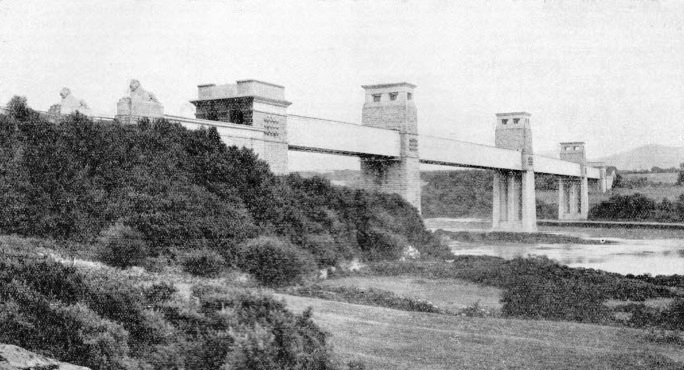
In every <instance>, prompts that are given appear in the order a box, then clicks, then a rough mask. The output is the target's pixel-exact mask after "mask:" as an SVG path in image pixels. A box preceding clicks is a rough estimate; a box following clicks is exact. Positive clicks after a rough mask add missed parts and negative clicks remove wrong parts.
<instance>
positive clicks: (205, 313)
mask: <svg viewBox="0 0 684 370" xmlns="http://www.w3.org/2000/svg"><path fill="white" fill-rule="evenodd" d="M176 291H177V290H176V288H175V287H174V286H173V285H171V284H166V283H157V284H155V285H152V286H148V287H138V286H136V285H135V282H134V281H131V279H130V278H128V277H126V276H123V275H118V274H117V273H116V270H110V271H109V272H102V271H91V272H88V273H83V272H79V271H77V270H76V269H75V268H74V267H71V266H65V265H63V264H61V263H57V262H53V261H50V260H32V259H24V260H8V259H3V260H2V261H0V342H2V343H8V344H13V345H17V346H21V347H23V348H26V349H29V350H31V351H35V352H39V353H41V354H44V355H47V356H50V357H54V358H57V359H59V360H60V361H66V362H70V363H74V364H79V365H83V366H88V367H90V368H92V369H103V370H109V369H120V370H127V369H130V370H133V369H179V370H180V369H208V370H209V369H216V370H219V369H276V368H277V369H335V368H339V364H336V363H335V362H334V361H333V360H332V354H331V349H330V347H329V346H328V345H327V344H326V340H327V336H328V335H327V334H326V333H325V332H323V331H321V330H320V329H319V328H318V327H317V326H316V325H315V324H314V323H313V322H312V320H311V312H310V311H307V312H305V313H303V314H301V315H296V314H293V313H291V312H289V311H287V310H286V309H285V306H284V304H283V303H282V302H279V301H275V300H274V299H272V298H270V297H268V296H265V295H262V294H259V293H255V292H250V291H248V290H245V289H240V288H217V287H213V286H206V285H205V286H203V285H199V286H196V287H195V289H194V291H193V296H192V299H189V300H188V299H184V298H182V297H180V296H178V295H177V294H175V292H176Z"/></svg>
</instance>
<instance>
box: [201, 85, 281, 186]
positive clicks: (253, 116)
mask: <svg viewBox="0 0 684 370" xmlns="http://www.w3.org/2000/svg"><path fill="white" fill-rule="evenodd" d="M197 90H198V92H197V95H198V96H197V100H193V101H191V103H192V104H194V105H195V107H197V110H196V113H195V117H196V118H200V119H207V120H212V121H222V122H227V123H233V124H238V125H248V126H253V127H255V128H258V129H261V130H263V131H264V149H263V153H258V154H259V155H260V157H261V158H262V159H264V160H265V161H266V162H268V164H269V165H270V167H271V171H273V173H275V174H287V172H288V168H287V107H288V106H290V104H292V103H290V102H288V101H286V100H285V87H283V86H280V85H276V84H272V83H269V82H262V81H257V80H242V81H237V82H236V83H235V84H226V85H215V84H206V85H199V86H198V87H197Z"/></svg>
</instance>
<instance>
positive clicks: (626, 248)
mask: <svg viewBox="0 0 684 370" xmlns="http://www.w3.org/2000/svg"><path fill="white" fill-rule="evenodd" d="M441 228H443V229H445V230H450V229H451V230H452V231H457V230H462V229H461V228H459V227H458V225H455V227H450V228H447V227H444V225H441ZM575 235H577V234H575ZM610 240H612V241H614V242H615V244H596V245H578V244H537V245H533V244H527V245H522V244H500V245H481V244H478V245H474V244H467V243H459V242H454V243H452V244H451V245H450V247H451V250H452V252H453V253H454V254H456V255H488V256H499V257H503V258H506V259H512V258H515V257H526V256H547V257H548V258H550V259H553V260H555V261H558V262H560V263H562V264H565V265H568V266H570V267H586V268H594V269H600V270H604V271H610V272H617V273H620V274H635V275H639V274H651V275H672V274H684V240H681V239H639V240H631V239H618V238H610Z"/></svg>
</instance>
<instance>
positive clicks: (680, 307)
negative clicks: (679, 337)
mask: <svg viewBox="0 0 684 370" xmlns="http://www.w3.org/2000/svg"><path fill="white" fill-rule="evenodd" d="M665 317H666V319H665V320H666V322H667V325H668V326H669V328H671V329H675V330H684V298H681V297H679V298H676V299H675V300H674V301H672V303H671V304H670V305H669V306H668V307H667V310H666V311H665Z"/></svg>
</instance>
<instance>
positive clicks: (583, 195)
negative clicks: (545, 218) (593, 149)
mask: <svg viewBox="0 0 684 370" xmlns="http://www.w3.org/2000/svg"><path fill="white" fill-rule="evenodd" d="M560 147H561V151H560V159H561V160H564V161H568V162H575V163H579V165H580V168H581V171H582V174H581V177H580V178H579V179H565V178H563V177H559V178H558V219H559V220H586V219H587V218H589V180H588V179H587V157H586V153H585V150H584V143H583V142H566V143H561V144H560Z"/></svg>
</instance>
